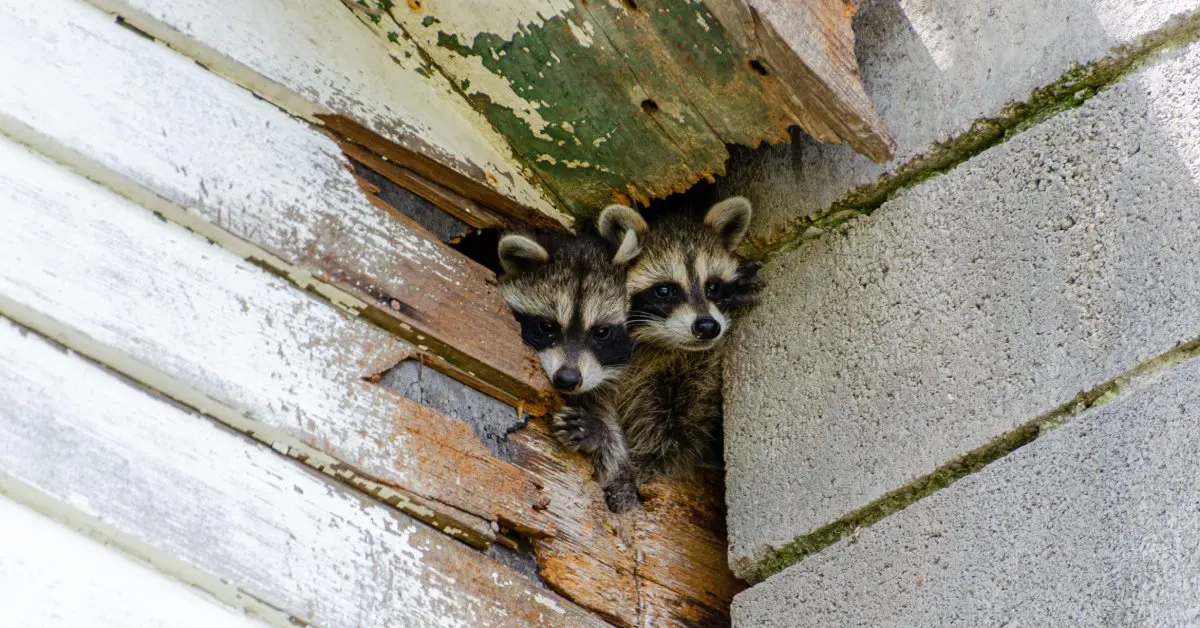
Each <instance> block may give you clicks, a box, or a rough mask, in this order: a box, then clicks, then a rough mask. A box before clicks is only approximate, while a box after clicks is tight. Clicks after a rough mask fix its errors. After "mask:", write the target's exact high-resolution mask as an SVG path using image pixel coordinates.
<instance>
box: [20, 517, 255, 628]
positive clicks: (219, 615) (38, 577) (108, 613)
mask: <svg viewBox="0 0 1200 628" xmlns="http://www.w3.org/2000/svg"><path fill="white" fill-rule="evenodd" d="M0 530H3V531H4V532H3V534H0V609H4V610H3V613H4V625H6V626H30V627H32V626H38V627H39V628H56V627H60V626H61V627H62V628H75V627H77V626H94V627H96V628H124V627H126V626H176V627H178V628H191V627H194V628H211V627H212V626H230V627H231V628H242V627H244V628H250V627H251V626H261V625H263V624H262V623H261V622H259V621H256V620H253V619H250V618H248V617H246V616H245V615H243V614H242V613H240V612H237V611H234V610H233V609H231V608H229V607H226V606H224V605H222V604H220V603H218V602H215V601H214V600H212V599H211V598H208V599H206V598H205V596H203V595H202V594H200V592H199V591H197V590H195V589H192V588H188V587H186V586H184V585H182V584H180V583H178V582H175V581H172V580H171V579H170V578H167V577H166V576H164V575H162V574H161V573H156V572H155V571H153V570H151V569H147V568H146V567H145V566H143V565H139V564H138V563H136V562H134V561H133V560H132V559H131V558H129V557H128V556H122V555H121V554H120V553H119V552H116V551H114V550H113V549H111V548H108V547H104V546H103V545H101V544H100V543H97V542H95V541H93V540H89V539H88V538H87V537H85V536H83V535H82V534H79V533H77V532H74V531H72V530H70V529H69V528H67V527H66V526H64V525H61V524H59V523H56V522H54V521H51V520H49V519H47V518H45V517H43V516H41V515H39V514H37V513H36V512H34V511H32V510H30V509H28V508H25V507H24V506H21V505H19V504H17V503H16V502H14V501H12V500H10V499H5V498H3V497H0Z"/></svg>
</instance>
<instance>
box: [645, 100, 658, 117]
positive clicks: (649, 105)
mask: <svg viewBox="0 0 1200 628" xmlns="http://www.w3.org/2000/svg"><path fill="white" fill-rule="evenodd" d="M642 111H645V112H646V115H648V116H652V115H654V114H655V113H657V112H658V103H656V102H654V99H652V98H647V99H646V100H643V101H642Z"/></svg>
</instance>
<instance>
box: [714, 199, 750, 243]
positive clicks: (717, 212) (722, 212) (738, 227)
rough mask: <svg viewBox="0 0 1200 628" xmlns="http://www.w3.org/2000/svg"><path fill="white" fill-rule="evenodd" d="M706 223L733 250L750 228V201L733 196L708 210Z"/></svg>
mask: <svg viewBox="0 0 1200 628" xmlns="http://www.w3.org/2000/svg"><path fill="white" fill-rule="evenodd" d="M704 224H705V225H706V226H708V227H709V228H710V229H712V230H713V231H716V232H717V235H718V236H720V237H721V242H723V243H725V248H727V249H729V250H733V249H734V248H735V247H737V245H738V243H740V242H741V241H742V238H744V237H746V232H747V231H749V230H750V201H748V200H746V199H745V198H743V197H741V196H731V197H729V198H727V199H725V200H723V201H721V202H720V203H717V204H716V205H713V206H712V209H709V210H708V213H707V214H705V215H704Z"/></svg>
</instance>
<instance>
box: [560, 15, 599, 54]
mask: <svg viewBox="0 0 1200 628" xmlns="http://www.w3.org/2000/svg"><path fill="white" fill-rule="evenodd" d="M567 27H568V28H570V29H571V34H572V35H574V36H575V41H577V42H579V45H580V46H583V47H584V48H591V47H592V36H593V35H595V34H596V31H595V29H594V28H592V23H591V22H584V23H583V26H582V27H580V26H579V25H578V24H576V23H575V22H574V21H573V20H567Z"/></svg>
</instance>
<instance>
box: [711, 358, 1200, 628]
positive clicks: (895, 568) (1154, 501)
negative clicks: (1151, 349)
mask: <svg viewBox="0 0 1200 628" xmlns="http://www.w3.org/2000/svg"><path fill="white" fill-rule="evenodd" d="M1142 384H1143V385H1142V386H1139V389H1138V390H1136V391H1130V392H1129V393H1128V395H1127V396H1125V397H1122V398H1118V399H1116V400H1114V401H1112V402H1110V403H1109V404H1107V405H1103V406H1100V407H1098V408H1094V409H1093V410H1090V411H1088V412H1085V413H1083V414H1081V415H1079V416H1078V417H1076V418H1075V420H1073V421H1071V422H1070V423H1067V424H1066V425H1064V426H1062V427H1059V428H1058V429H1056V430H1054V431H1051V432H1049V433H1047V434H1044V435H1043V436H1042V437H1041V438H1039V439H1038V440H1036V441H1034V442H1033V443H1032V444H1030V445H1028V446H1026V447H1024V448H1022V449H1019V450H1017V451H1015V452H1013V453H1012V454H1010V455H1008V456H1006V457H1004V458H1002V459H1000V460H999V461H997V462H995V463H993V464H992V465H990V466H988V467H986V468H984V469H983V470H982V471H980V472H979V473H976V474H974V475H971V476H968V477H967V478H965V479H963V480H960V481H959V482H957V483H955V484H953V485H951V486H950V487H948V488H946V489H944V490H942V491H940V492H938V493H935V494H933V495H932V496H930V497H928V498H926V499H924V500H922V501H920V502H918V503H917V504H915V505H913V506H910V507H909V508H908V509H906V510H904V511H902V512H900V513H898V514H895V515H893V516H891V517H889V518H887V519H884V520H883V521H881V522H879V523H877V524H876V525H874V526H871V527H869V528H867V529H865V530H863V531H862V533H861V534H860V535H859V536H858V537H857V538H856V539H853V540H849V539H847V540H844V541H842V542H839V543H838V544H837V545H834V546H831V547H830V548H828V549H826V550H825V551H823V552H820V553H818V554H816V555H813V556H810V557H809V558H807V559H806V560H804V561H803V562H801V563H799V564H796V565H793V566H792V567H789V568H788V569H787V570H786V571H783V572H782V573H779V574H777V575H775V576H773V577H771V578H769V579H767V580H766V581H765V582H763V583H761V584H759V585H758V586H756V587H753V588H752V589H749V590H748V591H745V592H743V593H741V594H740V595H738V596H737V597H736V598H735V599H734V602H733V625H734V626H735V627H745V628H750V627H754V628H781V627H784V626H795V627H797V628H799V627H801V626H804V627H807V626H847V627H849V626H871V627H875V626H898V627H899V626H1163V627H1164V628H1165V627H1171V628H1174V627H1175V626H1196V625H1200V602H1198V601H1200V360H1196V359H1193V360H1192V361H1191V362H1190V363H1185V364H1181V365H1178V366H1176V367H1175V369H1174V370H1172V371H1170V372H1168V373H1167V374H1165V375H1164V376H1161V377H1159V378H1157V379H1156V380H1154V381H1149V382H1143V383H1142Z"/></svg>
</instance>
